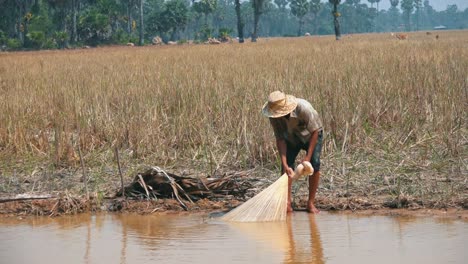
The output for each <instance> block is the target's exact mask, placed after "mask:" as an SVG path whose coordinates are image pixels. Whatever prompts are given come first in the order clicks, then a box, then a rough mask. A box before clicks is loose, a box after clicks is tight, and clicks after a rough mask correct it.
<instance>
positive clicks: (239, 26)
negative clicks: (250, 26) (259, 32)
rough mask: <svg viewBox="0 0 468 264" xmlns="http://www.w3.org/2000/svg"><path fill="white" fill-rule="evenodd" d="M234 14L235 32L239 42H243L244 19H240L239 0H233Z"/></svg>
mask: <svg viewBox="0 0 468 264" xmlns="http://www.w3.org/2000/svg"><path fill="white" fill-rule="evenodd" d="M235 5H236V16H237V34H238V36H239V43H244V21H243V20H242V14H241V4H240V0H235Z"/></svg>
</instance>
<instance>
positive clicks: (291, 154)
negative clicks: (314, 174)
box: [286, 130, 323, 171]
mask: <svg viewBox="0 0 468 264" xmlns="http://www.w3.org/2000/svg"><path fill="white" fill-rule="evenodd" d="M322 142H323V131H322V130H320V131H319V134H318V139H317V144H316V145H315V148H314V153H312V158H311V160H310V163H311V164H312V167H313V168H314V171H320V153H321V152H322ZM308 148H309V142H307V143H306V144H302V145H299V146H292V145H290V144H289V143H288V142H287V141H286V160H287V162H288V166H289V167H290V168H295V166H294V163H295V161H296V157H297V155H298V154H299V152H300V151H301V150H305V151H307V149H308Z"/></svg>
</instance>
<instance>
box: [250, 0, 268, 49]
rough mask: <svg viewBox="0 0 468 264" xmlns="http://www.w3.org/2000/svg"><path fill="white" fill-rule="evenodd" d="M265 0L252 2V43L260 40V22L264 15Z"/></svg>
mask: <svg viewBox="0 0 468 264" xmlns="http://www.w3.org/2000/svg"><path fill="white" fill-rule="evenodd" d="M264 3H265V0H252V7H253V9H254V29H253V33H252V42H257V38H258V35H257V34H258V22H259V21H260V16H261V15H262V13H263V5H264Z"/></svg>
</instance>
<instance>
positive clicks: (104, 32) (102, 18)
mask: <svg viewBox="0 0 468 264" xmlns="http://www.w3.org/2000/svg"><path fill="white" fill-rule="evenodd" d="M109 23H110V21H109V17H108V16H106V15H104V14H101V13H99V12H98V10H97V9H95V8H92V9H90V10H87V11H86V12H85V13H84V14H83V15H82V16H80V18H79V22H78V31H79V33H80V35H81V37H82V38H83V40H84V41H85V42H86V43H88V44H90V45H97V44H98V43H99V42H100V41H105V40H106V38H107V37H108V35H109V33H110V25H109Z"/></svg>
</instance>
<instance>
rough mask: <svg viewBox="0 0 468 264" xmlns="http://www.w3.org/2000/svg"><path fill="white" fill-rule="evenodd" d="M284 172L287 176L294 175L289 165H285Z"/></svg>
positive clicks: (291, 176)
mask: <svg viewBox="0 0 468 264" xmlns="http://www.w3.org/2000/svg"><path fill="white" fill-rule="evenodd" d="M286 174H288V177H289V178H293V177H294V170H293V169H292V168H291V167H286Z"/></svg>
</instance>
